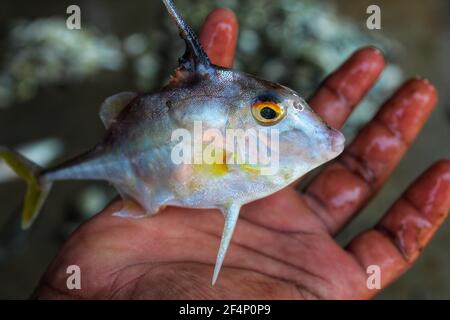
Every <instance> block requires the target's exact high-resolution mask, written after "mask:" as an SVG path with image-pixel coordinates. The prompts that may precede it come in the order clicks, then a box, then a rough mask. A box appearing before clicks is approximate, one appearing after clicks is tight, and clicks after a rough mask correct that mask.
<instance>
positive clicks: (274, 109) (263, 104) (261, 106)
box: [252, 101, 285, 126]
mask: <svg viewBox="0 0 450 320" xmlns="http://www.w3.org/2000/svg"><path fill="white" fill-rule="evenodd" d="M252 115H253V117H254V118H255V119H256V121H258V123H259V124H261V125H266V126H270V125H274V124H277V123H278V122H280V120H281V119H283V117H284V115H285V110H284V108H283V106H282V105H280V104H278V103H276V102H272V101H259V102H256V103H254V104H253V105H252Z"/></svg>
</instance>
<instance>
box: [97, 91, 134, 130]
mask: <svg viewBox="0 0 450 320" xmlns="http://www.w3.org/2000/svg"><path fill="white" fill-rule="evenodd" d="M136 96H137V93H135V92H121V93H118V94H115V95H113V96H111V97H109V98H106V100H105V101H104V102H103V103H102V106H101V107H100V119H102V122H103V125H104V126H105V128H106V129H108V128H109V127H110V126H111V125H112V124H113V123H114V122H115V120H116V118H117V116H118V115H119V113H120V112H121V111H122V110H123V109H124V108H125V107H126V106H127V105H128V104H129V103H130V102H131V100H133V99H134V98H136Z"/></svg>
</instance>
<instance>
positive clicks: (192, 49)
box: [163, 0, 212, 73]
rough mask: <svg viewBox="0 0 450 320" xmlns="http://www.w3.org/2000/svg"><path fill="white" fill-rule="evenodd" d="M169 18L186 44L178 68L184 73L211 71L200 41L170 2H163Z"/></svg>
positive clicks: (170, 0) (164, 0)
mask: <svg viewBox="0 0 450 320" xmlns="http://www.w3.org/2000/svg"><path fill="white" fill-rule="evenodd" d="M163 3H164V5H165V6H166V8H167V11H168V12H169V14H170V16H171V17H172V18H173V20H174V21H175V23H176V24H177V27H178V29H179V30H180V36H181V38H182V39H183V40H184V41H185V42H186V52H185V53H184V55H183V56H182V57H181V58H180V61H179V62H180V67H181V68H182V69H184V70H186V71H191V72H199V73H205V72H208V70H210V69H211V66H212V65H211V61H210V60H209V58H208V55H207V54H206V52H205V51H204V50H203V48H202V46H201V44H200V41H199V40H198V38H197V36H196V35H195V33H194V31H192V29H191V27H189V25H188V24H187V23H186V21H184V19H183V16H182V15H181V14H180V13H179V12H178V10H177V8H176V7H175V5H174V3H173V2H172V0H163Z"/></svg>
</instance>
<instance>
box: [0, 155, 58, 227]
mask: <svg viewBox="0 0 450 320" xmlns="http://www.w3.org/2000/svg"><path fill="white" fill-rule="evenodd" d="M0 160H3V161H5V163H6V164H7V165H8V166H9V167H10V168H11V169H12V170H13V171H14V172H15V173H16V174H17V176H19V177H20V178H22V179H23V180H24V181H25V182H26V183H27V191H26V194H25V199H24V204H23V208H22V223H21V225H22V229H27V228H29V227H30V226H31V224H32V223H33V221H34V220H35V219H36V217H37V215H38V214H39V211H40V210H41V208H42V206H43V204H44V202H45V199H46V198H47V196H48V194H49V192H50V189H51V186H52V183H51V182H42V181H40V179H39V172H40V171H42V168H41V167H40V166H38V165H37V164H35V163H33V162H32V161H30V160H28V159H27V158H25V157H23V156H22V155H20V154H19V153H17V152H15V151H12V150H9V149H7V148H3V147H0Z"/></svg>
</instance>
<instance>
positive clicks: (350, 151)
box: [305, 79, 437, 234]
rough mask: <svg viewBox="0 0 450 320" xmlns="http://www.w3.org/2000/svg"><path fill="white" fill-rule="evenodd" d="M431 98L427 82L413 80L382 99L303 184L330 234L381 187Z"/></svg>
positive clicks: (428, 109) (429, 108) (433, 95)
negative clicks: (335, 157)
mask: <svg viewBox="0 0 450 320" xmlns="http://www.w3.org/2000/svg"><path fill="white" fill-rule="evenodd" d="M436 101H437V95H436V90H435V88H434V87H433V85H431V84H430V83H429V82H428V81H426V80H420V79H413V80H410V81H409V82H407V83H406V84H405V85H403V86H402V87H401V88H400V89H399V90H398V91H397V93H395V94H394V96H393V97H392V98H391V99H390V100H389V101H388V102H386V104H385V105H384V106H383V107H382V108H381V110H380V111H379V112H378V114H377V115H376V116H375V118H374V119H373V120H372V121H371V122H370V123H369V124H368V125H367V126H366V127H365V128H363V130H362V131H361V132H360V133H359V134H358V136H357V138H356V140H355V141H354V142H353V143H352V144H351V145H350V146H349V147H348V148H347V149H346V150H345V151H344V153H343V154H342V156H341V157H340V158H339V159H338V160H337V161H336V162H334V163H332V164H330V165H329V166H327V167H326V168H325V169H324V170H323V171H322V172H321V173H320V174H319V175H318V176H317V177H316V178H315V179H314V180H313V181H312V182H311V184H310V185H309V186H308V188H307V189H306V191H305V196H306V199H307V201H308V204H309V205H310V206H311V208H312V209H313V211H314V212H315V213H316V214H317V215H318V216H319V217H320V218H321V219H322V221H323V222H324V223H325V225H326V226H327V228H328V230H329V231H330V233H332V234H335V233H336V232H338V231H339V230H340V229H341V228H342V227H344V226H345V225H346V224H347V223H348V221H349V220H350V219H351V218H352V217H353V216H354V215H355V214H356V213H357V212H358V210H359V209H361V207H362V206H363V205H364V204H365V203H367V201H368V200H369V199H370V197H372V196H373V195H374V194H375V193H376V192H377V191H378V190H379V189H380V187H381V186H382V185H383V183H384V182H385V181H386V179H387V178H388V177H389V175H390V174H391V172H392V171H393V170H394V168H395V167H396V166H397V164H398V163H399V161H400V159H401V158H402V157H403V155H404V154H405V152H406V151H407V149H408V147H409V146H410V145H411V143H412V142H413V141H414V139H415V138H416V136H417V134H418V133H419V131H420V129H421V128H422V126H423V124H424V123H425V122H426V120H427V118H428V116H429V115H430V113H431V111H432V110H433V108H434V106H435V104H436Z"/></svg>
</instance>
